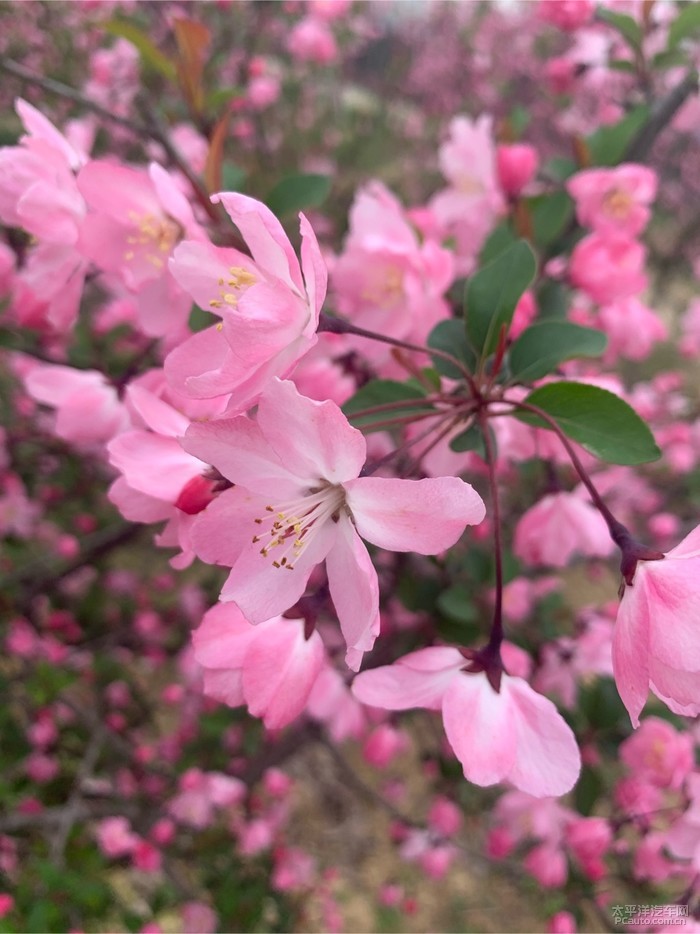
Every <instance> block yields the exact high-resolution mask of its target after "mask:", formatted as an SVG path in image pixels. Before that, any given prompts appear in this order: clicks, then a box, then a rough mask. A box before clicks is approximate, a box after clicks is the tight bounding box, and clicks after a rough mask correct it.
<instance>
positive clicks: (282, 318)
mask: <svg viewBox="0 0 700 934" xmlns="http://www.w3.org/2000/svg"><path fill="white" fill-rule="evenodd" d="M213 200H215V201H220V202H221V204H223V206H224V207H225V208H226V210H227V212H228V213H229V215H230V217H231V219H232V220H233V222H234V223H235V224H236V226H237V227H238V229H239V230H240V231H241V234H242V235H243V238H244V239H245V241H246V243H247V245H248V247H249V248H250V251H251V253H252V257H253V258H252V260H251V258H250V257H249V256H247V255H246V254H244V253H240V252H239V251H238V250H235V249H229V248H223V247H214V246H211V245H209V244H204V243H193V242H185V243H183V244H181V245H180V246H179V247H178V248H177V250H176V251H175V255H174V258H173V260H172V262H171V269H172V273H173V275H174V276H175V278H176V279H177V281H178V282H179V283H180V285H181V286H182V288H183V289H185V291H186V292H187V293H188V294H189V295H190V296H191V297H192V298H193V299H194V300H195V301H196V302H197V303H198V304H199V306H200V307H201V308H203V309H205V310H206V311H210V312H212V313H214V314H217V315H220V316H221V318H222V322H221V324H219V325H217V326H216V327H211V328H207V329H206V330H204V331H199V332H198V333H197V334H193V335H192V336H191V337H189V338H188V339H187V340H186V341H185V342H184V343H183V344H181V345H180V346H179V347H177V348H176V349H175V350H173V351H172V352H171V353H170V355H169V356H168V357H167V359H166V361H165V370H166V373H167V374H168V379H169V380H170V382H171V384H172V385H173V386H174V387H175V388H176V389H179V390H180V391H181V392H183V393H185V394H186V395H190V396H193V397H195V398H199V399H205V398H211V397H213V396H219V395H223V394H225V393H230V392H232V393H234V396H233V399H232V401H231V411H232V412H243V411H245V410H246V409H247V408H250V406H251V405H253V403H254V402H256V401H257V399H258V398H259V396H260V393H261V392H263V390H264V389H265V386H266V385H267V384H268V383H269V382H270V380H271V379H273V378H274V377H275V376H282V377H284V376H286V375H287V374H288V373H290V372H291V370H292V369H293V367H294V365H295V363H296V362H297V360H299V359H300V358H301V357H302V356H304V354H305V353H306V352H307V351H308V350H310V349H311V348H312V347H313V345H314V343H315V341H316V334H315V332H316V327H317V325H318V316H319V312H320V310H321V305H322V304H323V299H324V298H325V294H326V279H327V273H326V268H325V264H324V262H323V258H322V256H321V252H320V249H319V246H318V243H317V241H316V237H315V235H314V232H313V230H312V229H311V225H310V224H309V222H308V221H307V220H306V218H305V217H304V216H303V215H300V217H301V235H302V249H301V266H300V265H299V260H298V259H297V257H296V255H295V253H294V251H293V249H292V245H291V243H290V242H289V239H288V237H287V235H286V234H285V232H284V230H283V229H282V225H281V224H280V222H279V221H278V220H277V218H276V217H275V216H274V215H273V214H272V213H271V212H270V211H269V210H268V208H266V207H265V205H264V204H261V203H260V202H259V201H255V200H254V199H253V198H248V197H246V196H245V195H237V194H228V193H225V192H224V193H221V194H219V195H215V196H214V198H213ZM302 272H303V278H302Z"/></svg>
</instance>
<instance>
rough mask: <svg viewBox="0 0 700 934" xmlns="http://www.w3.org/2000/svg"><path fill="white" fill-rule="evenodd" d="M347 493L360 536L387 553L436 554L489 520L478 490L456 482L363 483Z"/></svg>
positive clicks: (365, 479)
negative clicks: (465, 531) (386, 550)
mask: <svg viewBox="0 0 700 934" xmlns="http://www.w3.org/2000/svg"><path fill="white" fill-rule="evenodd" d="M345 488H346V490H347V501H348V506H349V507H350V510H351V512H352V514H353V518H354V520H355V524H356V526H357V531H358V532H359V533H360V535H361V536H362V537H363V538H366V539H367V540H368V541H370V542H372V543H373V544H374V545H379V547H380V548H387V549H388V550H389V551H414V552H417V553H418V554H421V555H434V554H437V553H438V552H440V551H444V550H445V549H446V548H449V547H451V546H452V545H454V544H455V542H456V541H457V540H458V539H459V537H460V536H461V535H462V533H463V532H464V528H465V526H466V525H476V524H477V523H479V522H481V520H482V519H483V518H484V516H485V514H486V509H485V507H484V503H483V500H482V499H481V497H480V496H479V494H478V493H477V492H476V490H474V489H473V487H471V486H470V485H469V484H468V483H465V482H464V481H463V480H460V479H459V478H457V477H438V478H436V479H432V478H428V479H425V480H390V479H385V478H383V477H360V478H359V479H357V480H351V481H349V482H348V483H346V484H345Z"/></svg>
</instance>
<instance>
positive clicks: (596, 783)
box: [574, 765, 605, 817]
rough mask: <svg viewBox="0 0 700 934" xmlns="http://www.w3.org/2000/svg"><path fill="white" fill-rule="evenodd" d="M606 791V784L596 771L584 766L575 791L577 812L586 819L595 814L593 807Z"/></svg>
mask: <svg viewBox="0 0 700 934" xmlns="http://www.w3.org/2000/svg"><path fill="white" fill-rule="evenodd" d="M604 791H605V783H604V782H603V780H602V779H601V777H600V775H599V774H598V772H597V771H596V770H595V769H592V768H591V767H590V765H584V767H583V768H582V769H581V775H580V777H579V780H578V782H577V783H576V788H575V789H574V802H575V804H576V810H577V811H578V812H579V814H583V816H584V817H588V816H589V815H590V814H591V813H592V812H593V807H594V806H595V803H596V801H597V800H598V799H599V798H600V796H601V794H602V793H603V792H604Z"/></svg>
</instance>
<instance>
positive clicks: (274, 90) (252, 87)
mask: <svg viewBox="0 0 700 934" xmlns="http://www.w3.org/2000/svg"><path fill="white" fill-rule="evenodd" d="M280 90H281V85H280V80H279V78H277V77H276V76H275V75H259V76H257V77H254V78H251V79H250V81H249V83H248V87H247V89H246V98H247V100H248V103H249V104H250V106H251V107H252V108H253V110H265V109H266V108H268V107H269V106H270V105H271V104H274V103H275V101H276V100H277V99H278V98H279V96H280Z"/></svg>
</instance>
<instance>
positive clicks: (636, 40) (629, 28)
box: [596, 7, 644, 52]
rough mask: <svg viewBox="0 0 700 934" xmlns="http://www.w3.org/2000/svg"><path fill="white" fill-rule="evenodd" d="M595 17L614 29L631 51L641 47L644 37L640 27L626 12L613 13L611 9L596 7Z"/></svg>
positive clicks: (636, 50)
mask: <svg viewBox="0 0 700 934" xmlns="http://www.w3.org/2000/svg"><path fill="white" fill-rule="evenodd" d="M596 18H597V19H599V20H602V21H603V22H604V23H607V24H608V26H612V27H613V29H616V30H617V31H618V32H619V33H620V35H621V36H622V38H623V39H624V40H625V42H626V43H627V45H628V46H629V47H630V48H631V49H632V50H633V51H635V52H638V51H639V50H640V49H641V47H642V41H643V39H644V33H643V32H642V27H641V26H640V25H639V23H638V22H637V21H636V20H635V19H633V18H632V17H631V16H629V15H628V14H627V13H614V12H613V11H612V10H606V9H605V8H603V7H598V9H597V10H596Z"/></svg>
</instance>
